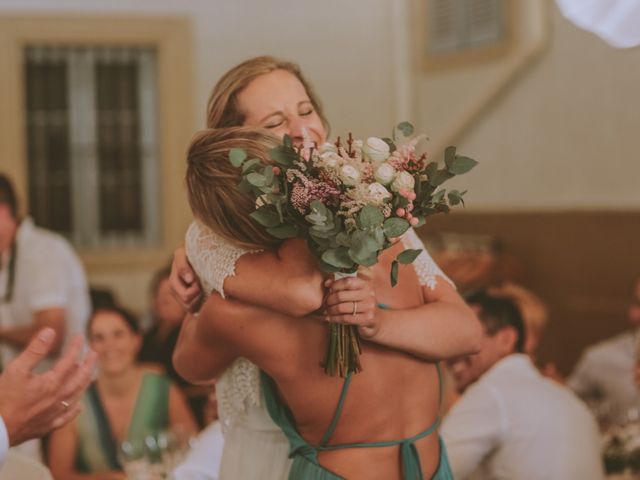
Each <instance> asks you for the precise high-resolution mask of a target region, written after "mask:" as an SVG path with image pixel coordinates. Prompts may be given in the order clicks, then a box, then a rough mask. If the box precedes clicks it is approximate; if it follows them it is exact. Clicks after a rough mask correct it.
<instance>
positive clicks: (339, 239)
mask: <svg viewBox="0 0 640 480" xmlns="http://www.w3.org/2000/svg"><path fill="white" fill-rule="evenodd" d="M336 244H338V245H340V246H341V247H350V246H351V238H350V237H349V234H348V233H347V232H340V233H338V235H336Z"/></svg>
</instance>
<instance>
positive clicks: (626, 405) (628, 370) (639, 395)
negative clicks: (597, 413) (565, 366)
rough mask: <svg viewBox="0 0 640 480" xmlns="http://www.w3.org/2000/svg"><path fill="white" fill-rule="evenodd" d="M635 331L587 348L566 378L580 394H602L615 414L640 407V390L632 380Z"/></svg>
mask: <svg viewBox="0 0 640 480" xmlns="http://www.w3.org/2000/svg"><path fill="white" fill-rule="evenodd" d="M635 363H636V333H635V332H634V331H633V330H629V331H626V332H624V333H621V334H620V335H616V336H615V337H612V338H609V339H607V340H604V341H602V342H599V343H597V344H595V345H593V346H591V347H588V348H587V349H586V350H585V351H584V353H583V354H582V356H581V357H580V360H578V363H577V364H576V366H575V368H574V369H573V373H572V374H571V376H570V377H569V380H568V381H567V385H568V386H569V387H570V388H571V389H572V390H573V391H574V392H576V393H577V394H578V395H579V396H581V397H590V396H602V398H603V400H606V401H607V403H608V404H609V406H610V407H611V413H612V414H613V415H614V416H618V415H619V416H621V415H624V414H625V413H626V412H628V411H629V409H630V408H632V407H640V391H639V390H638V387H636V385H635V383H634V381H633V370H634V367H635Z"/></svg>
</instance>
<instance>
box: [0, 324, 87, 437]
mask: <svg viewBox="0 0 640 480" xmlns="http://www.w3.org/2000/svg"><path fill="white" fill-rule="evenodd" d="M54 343H55V331H54V330H53V329H50V328H45V329H43V330H41V331H40V332H38V334H37V335H36V336H35V338H34V339H33V340H32V341H31V342H30V343H29V345H28V346H27V348H26V350H24V351H23V352H22V353H21V354H20V355H19V356H18V357H16V358H15V359H14V360H13V361H12V362H10V363H9V364H8V365H7V366H6V368H5V370H4V371H3V372H2V375H0V417H1V418H2V419H3V421H4V424H5V426H6V430H7V433H8V437H9V444H10V445H12V446H13V445H18V444H20V443H22V442H24V441H26V440H29V439H32V438H38V437H42V436H43V435H45V434H47V433H48V432H50V431H51V430H53V429H55V428H58V427H60V426H62V425H64V424H65V423H67V422H69V421H70V420H71V419H72V418H74V417H75V416H76V415H77V414H78V413H80V405H79V403H78V399H79V397H80V395H81V394H82V392H83V391H84V390H85V388H86V387H87V385H88V384H89V382H90V381H91V375H92V372H93V367H94V365H95V361H96V354H95V353H94V352H89V353H88V354H87V355H86V356H85V357H84V359H82V361H81V362H79V361H78V359H79V357H80V352H81V351H82V345H83V340H82V337H80V336H78V337H76V338H74V339H73V341H72V342H71V344H70V345H69V348H68V350H67V351H66V353H65V354H64V356H63V357H62V358H61V359H60V360H58V362H57V363H56V364H55V366H54V367H53V368H52V369H51V370H49V371H47V372H45V373H43V374H40V375H36V374H34V373H33V372H32V371H33V369H34V368H35V367H36V365H37V364H38V363H39V362H41V361H42V360H43V359H44V358H46V356H47V355H48V354H49V353H50V351H51V348H52V347H53V345H54Z"/></svg>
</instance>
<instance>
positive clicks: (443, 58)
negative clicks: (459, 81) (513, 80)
mask: <svg viewBox="0 0 640 480" xmlns="http://www.w3.org/2000/svg"><path fill="white" fill-rule="evenodd" d="M430 2H431V0H417V4H416V5H415V12H416V18H419V19H420V26H419V28H418V35H417V41H418V46H419V52H420V64H421V66H422V70H423V71H427V72H430V71H438V70H446V69H451V68H459V67H466V66H469V65H478V64H481V63H486V62H490V61H492V60H495V59H498V58H501V57H504V56H506V55H507V54H508V53H509V52H510V51H511V50H512V49H513V48H514V46H515V34H514V29H515V22H516V18H517V11H516V8H517V5H516V4H517V3H518V2H516V1H514V0H504V6H505V8H504V10H505V12H504V28H505V32H504V37H503V38H502V39H501V40H500V41H498V42H496V43H493V44H490V45H487V46H486V47H478V48H474V49H472V50H469V51H462V52H453V53H444V54H435V53H432V52H430V51H429V49H428V45H429V36H430V35H429V22H427V21H426V20H427V19H428V18H429V17H428V16H429V10H430Z"/></svg>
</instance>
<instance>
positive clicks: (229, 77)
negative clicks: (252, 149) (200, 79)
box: [207, 56, 329, 133]
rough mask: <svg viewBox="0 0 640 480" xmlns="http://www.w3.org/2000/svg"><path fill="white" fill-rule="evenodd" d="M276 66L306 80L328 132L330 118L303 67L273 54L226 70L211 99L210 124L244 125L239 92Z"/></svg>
mask: <svg viewBox="0 0 640 480" xmlns="http://www.w3.org/2000/svg"><path fill="white" fill-rule="evenodd" d="M274 70H285V71H287V72H289V73H291V74H293V75H295V76H296V78H297V79H298V80H299V81H300V83H302V86H303V87H304V89H305V91H306V92H307V95H308V96H309V100H311V104H312V105H313V108H314V109H315V111H316V112H317V113H318V116H319V117H320V120H322V125H323V126H324V128H325V130H326V131H327V133H328V132H329V122H328V121H327V118H326V117H325V116H324V112H323V111H322V105H321V104H320V101H319V100H318V97H317V96H316V94H315V92H314V91H313V87H312V86H311V84H310V83H309V82H308V81H307V79H306V78H304V75H302V71H301V70H300V67H299V66H298V65H296V64H295V63H292V62H286V61H284V60H279V59H277V58H274V57H270V56H263V57H255V58H251V59H249V60H245V61H244V62H242V63H241V64H239V65H236V66H235V67H233V68H232V69H231V70H229V71H228V72H227V73H225V74H224V75H223V76H222V78H220V80H218V83H216V85H215V87H213V91H212V92H211V96H210V97H209V102H208V103H207V127H209V128H223V127H239V126H241V125H244V121H245V114H244V112H242V111H241V110H240V108H239V107H238V95H239V94H240V92H242V90H244V89H245V88H246V87H247V85H249V83H251V82H252V81H253V80H254V79H255V78H257V77H259V76H260V75H265V74H267V73H271V72H273V71H274Z"/></svg>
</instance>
